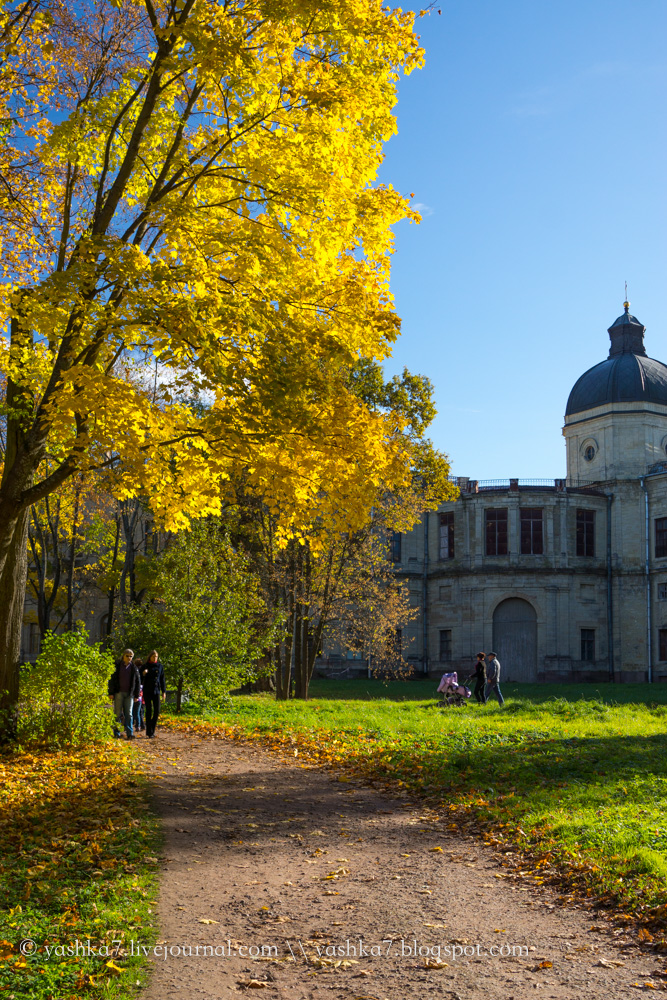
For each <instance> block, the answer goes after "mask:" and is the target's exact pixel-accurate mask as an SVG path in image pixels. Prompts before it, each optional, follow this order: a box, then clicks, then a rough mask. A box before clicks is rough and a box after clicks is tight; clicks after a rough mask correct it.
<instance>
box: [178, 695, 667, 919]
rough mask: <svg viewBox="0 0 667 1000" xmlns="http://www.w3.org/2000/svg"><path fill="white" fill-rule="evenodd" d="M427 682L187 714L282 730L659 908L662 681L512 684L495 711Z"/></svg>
mask: <svg viewBox="0 0 667 1000" xmlns="http://www.w3.org/2000/svg"><path fill="white" fill-rule="evenodd" d="M435 687H436V685H435V683H433V682H427V681H420V682H406V683H390V684H382V683H381V682H378V681H363V680H361V681H342V682H333V681H324V680H319V681H315V682H314V683H313V685H312V689H311V690H312V699H311V700H310V701H308V702H299V701H291V702H276V701H275V700H274V699H273V698H272V697H271V696H270V695H252V696H239V697H235V698H233V699H232V702H231V704H230V706H229V707H228V708H227V709H225V710H223V711H219V712H216V713H215V714H214V715H208V716H207V715H206V713H202V712H201V711H200V710H198V709H197V708H196V707H195V706H192V707H191V708H190V709H189V712H188V715H189V716H190V717H191V718H193V719H194V717H199V718H206V717H208V718H209V720H210V721H212V722H222V723H225V724H227V725H231V726H234V727H235V728H236V730H237V731H238V730H240V731H241V732H243V733H245V734H247V735H250V736H254V737H256V738H260V739H266V740H269V741H271V740H272V739H273V740H275V741H278V743H279V742H280V740H284V739H285V738H286V736H287V735H289V737H290V738H291V739H296V740H297V741H298V745H299V746H300V748H301V752H303V753H306V754H307V753H308V752H309V749H308V748H309V747H310V752H312V753H315V752H316V751H317V753H318V754H319V757H320V759H322V757H323V756H324V758H326V759H331V760H334V761H336V762H343V763H345V762H346V761H348V762H353V764H354V766H355V767H356V768H358V769H360V770H362V771H363V772H364V773H365V774H366V775H367V776H376V777H377V778H380V779H383V780H389V781H392V782H394V783H396V782H401V783H402V787H406V788H408V789H410V790H411V791H413V792H417V793H419V794H421V795H423V796H426V797H428V798H429V799H431V800H433V801H436V800H437V802H438V804H439V806H440V807H441V808H445V807H446V808H450V807H455V808H454V812H455V810H456V808H458V809H462V810H464V811H465V810H467V811H472V812H474V813H475V814H476V815H477V816H478V818H479V819H480V820H481V821H482V822H483V823H486V824H491V825H492V826H493V827H494V828H495V829H496V830H503V831H504V833H503V835H504V836H507V837H509V838H513V839H515V840H518V841H519V842H520V843H521V844H522V845H523V846H524V847H528V848H532V849H533V850H535V849H537V850H540V851H542V852H544V853H547V854H548V855H549V856H550V857H552V858H554V859H558V860H559V863H560V864H561V865H570V866H571V867H578V868H580V869H586V870H587V875H586V878H587V880H588V884H589V885H590V886H591V887H592V889H591V891H594V892H595V893H596V894H597V895H598V896H602V897H606V898H607V899H608V900H609V901H610V905H617V906H618V905H622V906H623V907H626V908H634V909H635V910H638V911H642V912H646V911H647V909H648V908H650V907H654V908H655V907H662V906H664V907H665V909H666V911H667V881H666V879H667V825H666V820H665V816H666V815H667V727H666V723H667V685H665V686H662V685H651V686H648V685H610V684H605V685H597V686H592V685H588V686H584V685H582V686H575V685H559V686H556V685H544V686H542V685H540V686H538V685H511V684H508V685H505V686H503V694H504V695H505V698H506V704H505V707H504V708H502V709H501V708H500V707H499V706H498V705H497V704H496V703H495V702H493V703H490V704H488V705H486V706H478V705H476V704H472V703H469V704H467V705H466V706H465V707H464V708H461V709H456V708H449V709H441V708H438V707H437V704H436V696H435ZM318 748H319V749H318Z"/></svg>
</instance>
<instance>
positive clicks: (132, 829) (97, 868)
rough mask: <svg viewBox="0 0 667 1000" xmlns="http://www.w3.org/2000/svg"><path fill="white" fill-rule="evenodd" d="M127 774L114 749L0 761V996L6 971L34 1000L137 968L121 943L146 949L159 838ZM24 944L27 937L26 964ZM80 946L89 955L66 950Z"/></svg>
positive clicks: (130, 763)
mask: <svg viewBox="0 0 667 1000" xmlns="http://www.w3.org/2000/svg"><path fill="white" fill-rule="evenodd" d="M135 772H136V767H135V763H134V759H133V757H132V756H131V755H130V754H128V752H127V750H126V748H125V747H124V746H118V745H117V744H115V743H114V744H102V745H92V746H89V747H87V748H85V750H78V751H76V752H65V751H60V752H46V751H42V752H35V753H26V752H21V751H17V752H13V753H5V754H3V755H2V757H0V858H1V859H2V866H1V867H0V892H1V894H2V898H3V907H2V909H1V910H0V949H1V951H0V963H2V962H3V961H4V962H7V963H11V961H12V959H13V958H15V959H17V960H18V961H15V962H14V964H13V965H11V964H8V965H7V966H5V967H2V965H0V991H3V990H8V992H9V993H11V992H12V991H13V990H14V989H16V988H17V987H16V980H15V978H14V979H12V975H13V973H12V969H14V970H17V971H20V973H21V992H22V995H25V996H30V997H31V998H32V1000H46V998H51V997H53V996H62V997H68V998H69V997H70V996H71V997H74V996H76V997H77V998H78V997H81V996H83V995H88V994H89V993H90V994H91V995H92V994H93V993H94V994H95V995H98V994H99V992H100V991H104V990H105V988H106V987H105V983H106V982H108V981H109V980H110V979H112V978H117V977H119V976H120V975H121V974H122V973H124V972H126V970H127V968H128V966H130V965H136V964H137V963H138V959H132V958H129V957H128V955H127V953H128V951H129V939H130V938H133V937H136V936H137V932H138V931H140V933H141V937H142V939H143V941H144V942H145V943H146V944H149V943H151V942H152V940H153V937H154V931H153V926H152V920H153V917H152V916H151V911H150V909H149V906H150V900H152V899H154V895H155V864H156V863H157V858H156V857H154V855H153V854H152V853H147V851H148V852H150V850H151V848H152V850H153V851H155V849H156V847H157V835H156V830H155V826H154V825H153V822H152V820H150V819H149V818H148V817H147V816H146V811H145V810H146V805H145V801H144V791H143V786H142V784H141V783H140V782H139V781H138V780H137V777H136V773H135ZM22 938H29V939H32V940H34V941H35V942H36V949H35V951H34V953H33V954H31V955H29V956H28V958H27V960H26V961H23V960H20V959H19V954H18V947H17V946H18V942H19V941H20V940H21V939H22ZM88 939H90V944H91V946H92V949H95V950H96V951H97V957H95V956H94V955H91V954H90V953H88V954H86V953H85V950H84V949H82V950H81V951H82V953H78V954H77V953H76V952H75V953H74V954H70V953H68V952H67V950H66V949H67V948H68V947H72V945H73V943H74V942H75V941H77V940H78V941H87V940H88ZM46 944H48V946H49V948H50V949H51V959H49V956H48V955H47V953H46V952H45V949H44V946H45V945H46ZM63 949H65V950H64V951H63ZM92 949H91V950H92ZM59 950H60V952H61V954H59ZM3 995H4V994H3Z"/></svg>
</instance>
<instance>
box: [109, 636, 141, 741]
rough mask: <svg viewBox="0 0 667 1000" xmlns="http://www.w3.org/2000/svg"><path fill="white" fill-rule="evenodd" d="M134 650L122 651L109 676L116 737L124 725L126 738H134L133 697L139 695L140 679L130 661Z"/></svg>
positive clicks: (118, 736)
mask: <svg viewBox="0 0 667 1000" xmlns="http://www.w3.org/2000/svg"><path fill="white" fill-rule="evenodd" d="M133 656H134V652H133V651H132V650H131V649H126V650H124V651H123V655H122V656H121V658H120V660H118V661H117V663H116V669H115V671H114V673H113V674H112V676H111V681H110V684H111V686H112V688H113V711H114V715H115V717H116V721H115V725H114V730H113V734H114V736H115V737H116V739H120V737H121V727H122V726H123V725H124V727H125V733H126V734H127V738H128V740H133V739H134V733H133V732H132V708H133V706H134V699H135V698H138V697H139V692H140V691H141V680H140V678H139V671H138V670H137V668H136V666H135V665H134V663H133V662H132V657H133Z"/></svg>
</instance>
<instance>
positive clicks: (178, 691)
mask: <svg viewBox="0 0 667 1000" xmlns="http://www.w3.org/2000/svg"><path fill="white" fill-rule="evenodd" d="M182 701H183V677H182V676H181V677H179V678H178V684H177V685H176V714H178V713H179V712H180V710H181V703H182Z"/></svg>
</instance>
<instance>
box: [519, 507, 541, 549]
mask: <svg viewBox="0 0 667 1000" xmlns="http://www.w3.org/2000/svg"><path fill="white" fill-rule="evenodd" d="M531 515H539V516H538V517H535V516H531ZM524 526H525V528H524ZM519 551H520V553H521V555H522V556H543V555H544V508H543V507H519Z"/></svg>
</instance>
